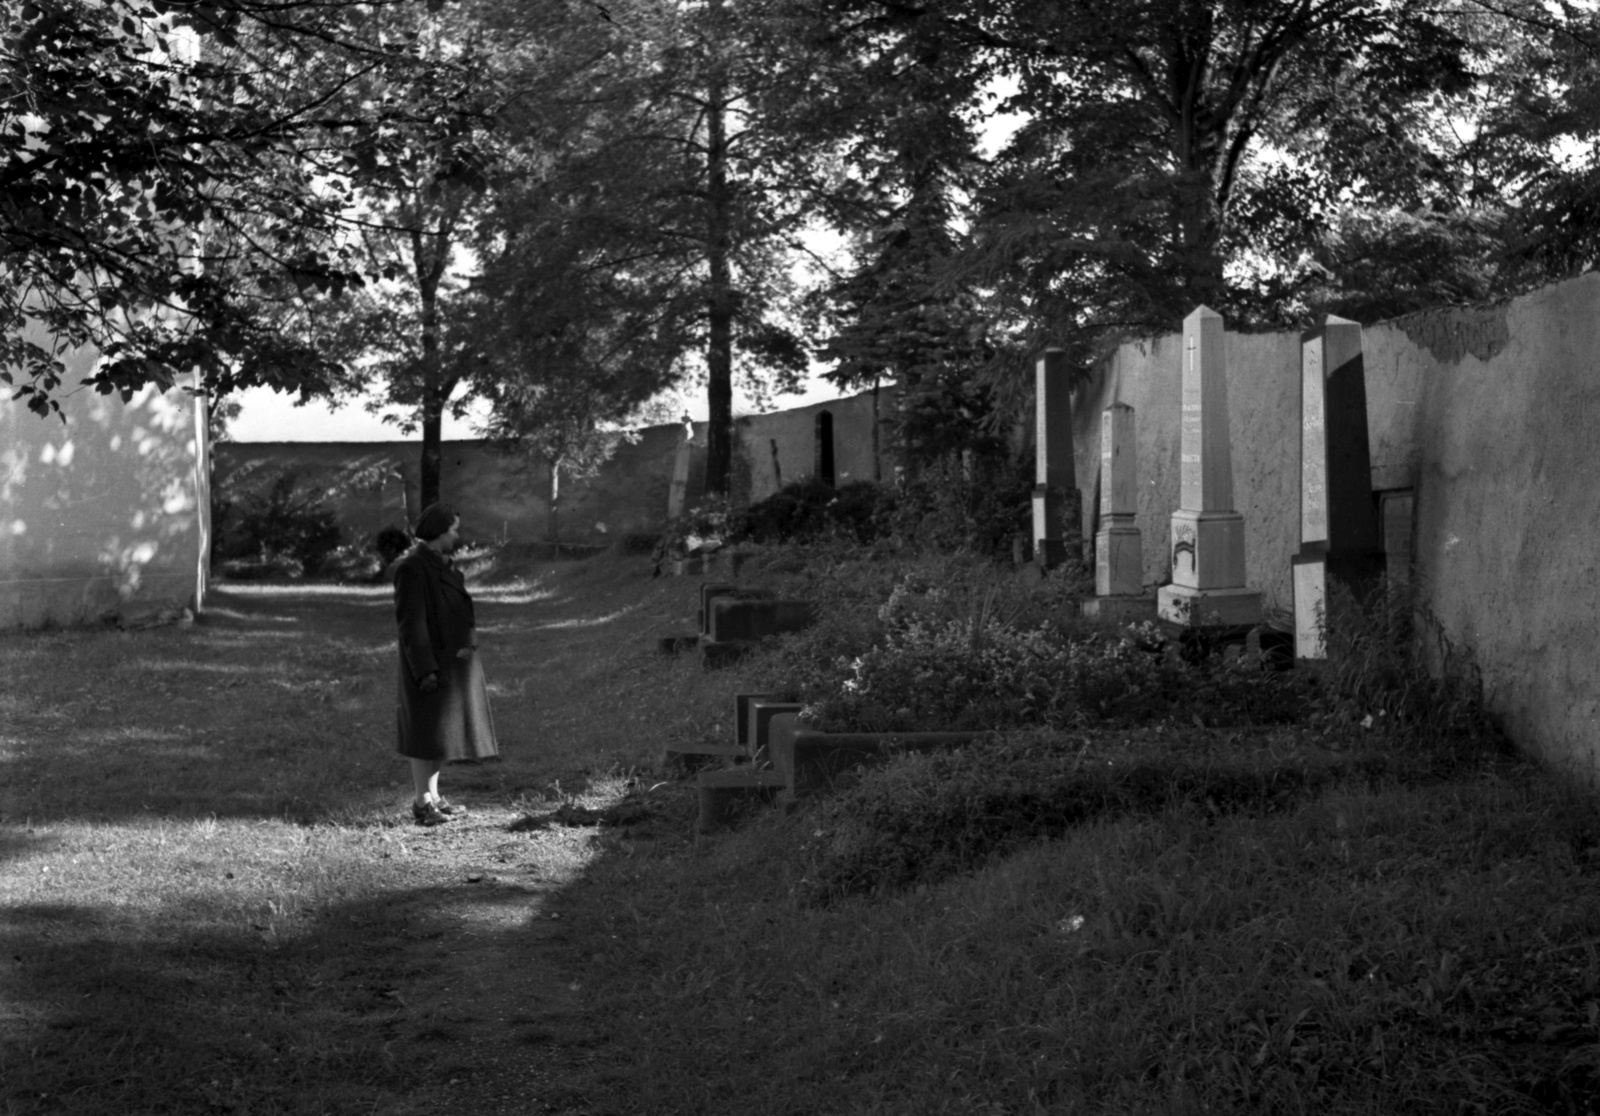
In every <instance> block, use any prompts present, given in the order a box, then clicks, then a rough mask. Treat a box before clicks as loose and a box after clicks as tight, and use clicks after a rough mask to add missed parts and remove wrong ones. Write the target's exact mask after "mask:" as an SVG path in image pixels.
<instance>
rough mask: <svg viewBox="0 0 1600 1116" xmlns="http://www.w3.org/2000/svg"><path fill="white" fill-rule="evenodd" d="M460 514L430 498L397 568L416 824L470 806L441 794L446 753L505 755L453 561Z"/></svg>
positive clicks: (404, 726) (451, 756)
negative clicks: (413, 539)
mask: <svg viewBox="0 0 1600 1116" xmlns="http://www.w3.org/2000/svg"><path fill="white" fill-rule="evenodd" d="M460 527H461V517H460V516H459V515H457V514H456V513H455V512H454V511H453V510H452V509H451V508H450V506H449V505H447V504H443V503H439V504H431V505H429V506H428V507H427V508H425V509H424V510H423V512H422V515H421V517H420V518H418V520H417V525H416V527H415V529H413V531H412V534H414V535H415V536H416V538H417V545H416V546H414V547H413V548H412V549H411V551H410V552H409V553H407V554H406V556H405V557H403V558H401V559H400V561H399V563H398V564H397V565H396V567H395V573H394V613H395V620H396V621H397V622H398V623H399V626H400V701H399V707H398V714H399V717H398V720H399V726H398V727H399V748H398V750H399V752H400V754H401V755H402V756H405V757H407V758H408V759H410V761H411V782H412V784H413V786H414V788H415V790H416V798H415V799H414V800H413V801H412V803H411V816H412V817H413V818H415V819H416V821H417V824H418V825H438V824H439V823H441V822H445V821H449V820H450V818H451V817H454V816H458V815H461V814H464V813H466V810H465V809H464V808H463V807H461V806H455V805H452V804H451V803H449V802H447V801H446V800H445V799H443V798H442V797H440V795H439V769H440V768H442V767H443V766H444V765H445V762H446V761H448V760H463V759H484V758H486V757H488V756H494V755H499V754H500V747H499V745H498V744H497V743H496V742H495V737H494V718H493V717H492V716H491V715H490V713H489V692H488V689H487V688H486V687H485V685H484V681H483V667H482V666H481V665H480V664H479V662H478V655H477V646H478V636H477V631H476V629H475V627H474V624H473V617H472V598H471V597H470V596H468V595H467V584H466V579H465V578H463V577H462V576H461V574H460V573H459V572H458V571H457V570H456V569H455V567H454V566H453V565H452V564H451V562H450V558H449V555H450V552H451V551H453V550H454V549H455V547H456V543H457V541H458V540H459V539H460Z"/></svg>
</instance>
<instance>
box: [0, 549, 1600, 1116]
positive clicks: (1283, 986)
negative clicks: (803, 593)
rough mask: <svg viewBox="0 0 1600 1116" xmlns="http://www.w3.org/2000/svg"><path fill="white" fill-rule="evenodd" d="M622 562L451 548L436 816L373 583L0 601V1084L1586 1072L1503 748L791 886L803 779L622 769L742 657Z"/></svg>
mask: <svg viewBox="0 0 1600 1116" xmlns="http://www.w3.org/2000/svg"><path fill="white" fill-rule="evenodd" d="M647 573H648V568H647V565H646V564H645V563H644V562H643V561H642V560H639V559H623V558H619V557H615V556H610V555H608V556H603V557H599V558H594V559H590V560H587V561H584V562H581V563H579V562H575V563H569V564H563V565H557V566H550V565H546V566H541V567H537V568H527V569H520V570H519V569H510V570H507V569H500V570H491V571H489V572H488V573H487V574H486V575H485V576H486V580H485V581H484V582H483V583H482V584H481V585H480V587H479V588H478V590H477V592H476V599H477V600H478V602H479V619H480V621H481V629H482V642H483V653H484V662H485V669H486V672H487V674H488V677H489V680H490V685H491V692H492V694H493V697H494V701H495V715H496V720H497V726H498V729H499V734H500V738H501V745H502V750H503V752H504V758H503V759H502V760H501V761H499V762H492V763H485V764H478V765H458V766H453V767H451V768H449V769H447V770H446V772H445V775H444V779H443V781H442V783H443V789H444V790H445V792H446V793H447V794H449V795H450V796H451V797H452V798H454V799H456V800H457V801H461V802H464V803H466V804H468V805H469V806H470V807H471V808H472V814H471V815H470V817H469V818H468V819H466V820H465V821H462V822H452V823H451V824H450V825H448V826H445V827H442V828H440V829H437V830H422V829H419V828H416V827H414V826H412V825H411V824H410V820H409V815H408V813H407V804H408V802H409V797H410V788H409V777H408V774H407V771H406V767H405V764H404V763H403V761H401V760H400V759H399V758H398V757H396V756H394V755H393V750H392V749H393V744H392V733H393V727H392V718H393V712H392V703H393V700H394V698H393V691H394V671H395V669H396V666H395V650H394V640H393V621H392V609H391V607H390V596H389V593H388V591H387V590H386V589H384V588H361V587H326V586H293V587H285V586H243V585H234V586H225V587H223V588H222V589H221V590H220V591H219V592H217V593H216V594H215V596H214V598H213V600H212V602H211V608H210V610H209V611H208V614H207V616H206V618H205V619H204V621H203V622H201V623H199V624H196V625H195V626H193V627H192V628H187V629H178V628H165V629H156V630H152V631H147V632H142V633H126V634H125V633H119V632H112V631H98V630H97V631H87V630H85V631H59V632H44V633H29V634H19V633H13V634H7V635H4V636H0V677H3V678H4V679H5V681H4V683H3V684H0V974H3V976H0V1113H5V1114H13V1113H16V1114H20V1113H33V1112H67V1113H86V1114H87V1113H108V1112H125V1113H146V1112H149V1113H156V1112H163V1113H165V1112H175V1113H219V1112H227V1113H256V1114H260V1113H324V1112H325V1113H347V1112H348V1113H395V1114H418V1116H420V1114H424V1113H432V1112H436V1111H438V1110H439V1109H440V1108H442V1107H448V1108H451V1109H460V1110H462V1111H472V1112H475V1113H476V1112H486V1113H496V1112H503V1113H521V1112H533V1113H540V1112H553V1113H560V1112H570V1113H592V1114H601V1113H615V1114H621V1113H727V1114H735V1113H795V1114H801V1113H862V1114H865V1113H880V1112H883V1113H907V1114H910V1113H935V1112H943V1113H963V1114H965V1113H973V1114H978V1113H983V1114H1001V1113H1006V1114H1023V1113H1054V1112H1062V1113H1076V1112H1092V1113H1108V1114H1109V1113H1190V1112H1194V1113H1198V1112H1234V1111H1258V1112H1272V1113H1277V1112H1306V1113H1390V1112H1416V1113H1457V1112H1482V1113H1515V1112H1530V1113H1531V1112H1571V1113H1591V1112H1597V1111H1600V890H1597V889H1596V887H1595V882H1596V879H1597V873H1600V819H1597V816H1596V813H1595V810H1594V806H1593V803H1592V802H1591V801H1589V800H1586V799H1583V798H1580V797H1577V796H1576V795H1573V794H1571V793H1568V792H1566V791H1563V790H1562V789H1561V788H1559V787H1557V786H1555V785H1554V784H1552V783H1550V782H1549V781H1547V780H1545V779H1544V778H1543V777H1542V776H1541V775H1540V774H1539V773H1538V772H1536V771H1534V770H1532V769H1530V768H1527V767H1525V766H1521V765H1518V764H1515V763H1510V762H1507V761H1504V760H1496V761H1472V762H1469V763H1465V764H1463V765H1462V766H1461V767H1460V768H1458V769H1456V770H1455V771H1453V772H1450V773H1446V774H1442V775H1441V774H1439V773H1438V772H1436V771H1435V772H1433V773H1431V774H1429V775H1428V776H1427V777H1426V778H1424V777H1420V776H1419V777H1416V778H1410V777H1396V778H1393V779H1380V780H1378V781H1376V782H1372V781H1370V780H1364V781H1360V782H1352V783H1350V784H1348V785H1345V784H1336V785H1333V786H1331V787H1330V788H1329V789H1327V790H1326V791H1325V792H1323V793H1321V794H1320V795H1318V796H1315V797H1312V798H1309V799H1307V800H1305V801H1299V802H1296V803H1293V804H1290V805H1288V806H1283V807H1281V808H1274V809H1270V810H1267V809H1263V810H1256V811H1251V810H1243V811H1234V812H1228V811H1223V812H1218V811H1217V810H1216V809H1214V808H1208V806H1207V804H1206V802H1205V800H1204V797H1203V796H1199V797H1191V798H1180V797H1174V798H1172V799H1171V800H1170V801H1167V802H1165V803H1162V804H1160V805H1158V806H1155V807H1153V808H1151V809H1147V810H1142V811H1137V812H1135V813H1133V814H1131V815H1127V816H1119V817H1109V816H1108V817H1105V818H1101V819H1098V820H1090V821H1087V822H1085V823H1084V824H1083V825H1081V826H1079V827H1077V828H1075V829H1073V830H1072V831H1071V832H1068V833H1066V834H1065V835H1062V836H1060V837H1059V838H1058V839H1055V840H1052V841H1049V842H1046V843H1035V844H1032V845H1030V846H1028V847H1026V848H1024V849H1022V851H1020V852H1018V851H1010V852H1008V853H1007V854H1005V855H996V856H994V857H993V858H992V859H990V860H988V861H986V862H984V863H982V864H979V865H977V866H975V869H974V870H970V871H965V872H958V873H956V874H954V875H949V876H945V877H941V878H937V879H932V880H929V881H926V882H922V883H918V884H916V885H915V886H914V887H910V888H904V889H897V890H886V891H880V892H879V893H875V894H858V895H851V896H846V897H844V898H840V899H837V900H836V901H833V902H826V903H823V902H818V901H816V900H815V898H814V894H813V892H812V891H810V890H808V886H807V884H808V881H810V880H812V879H814V877H815V874H816V873H817V871H818V868H819V865H821V864H822V863H823V862H824V860H825V858H826V857H827V856H828V855H829V848H830V841H831V840H833V839H834V836H835V834H834V833H833V832H830V831H831V830H834V829H836V828H837V827H839V826H841V825H843V824H844V823H843V822H841V821H840V819H839V817H838V816H837V812H835V813H833V814H830V813H829V812H828V811H827V809H825V808H822V807H817V806H811V807H807V808H803V809H801V810H798V811H796V812H794V813H792V814H788V815H785V814H782V813H780V812H777V811H768V812H763V813H758V814H754V815H752V816H750V817H749V818H748V819H746V820H745V821H744V823H743V824H741V825H740V826H739V827H738V828H737V829H736V830H735V831H733V832H731V833H726V834H722V835H718V836H716V837H712V838H702V839H697V838H696V837H695V836H694V834H693V828H694V795H693V791H692V787H691V786H690V785H689V784H688V783H686V782H684V781H682V780H681V779H677V778H675V777H674V776H673V775H672V773H670V772H664V771H660V770H658V769H657V767H656V758H657V756H658V754H659V752H660V751H661V749H662V747H663V746H664V745H666V744H668V743H670V742H672V741H674V740H681V739H694V738H700V737H716V738H723V737H726V736H727V735H729V734H730V733H731V726H730V725H729V723H728V722H729V720H730V714H731V709H732V695H733V694H734V693H735V692H737V691H739V690H741V689H745V688H750V687H757V686H763V687H764V686H766V685H769V684H770V683H772V682H773V681H774V680H775V679H774V677H773V674H772V671H773V670H774V669H775V668H774V666H773V662H772V660H770V659H763V658H757V659H756V660H754V661H751V662H748V663H745V664H742V665H739V666H736V667H734V668H732V669H729V670H725V671H718V672H711V673H706V672H703V671H701V670H700V668H699V665H698V662H697V660H695V659H694V658H693V657H685V658H677V659H674V658H666V657H661V656H659V655H657V654H656V652H655V642H656V638H657V637H658V636H661V635H668V634H674V633H679V632H686V631H692V630H694V618H693V609H694V606H695V597H694V594H695V591H696V588H697V584H698V583H697V582H694V581H691V580H688V579H673V578H662V579H657V580H652V579H650V578H649V577H648V576H647ZM1152 731H1160V732H1162V733H1165V734H1166V746H1167V747H1169V748H1181V747H1182V745H1183V743H1184V741H1186V740H1191V739H1195V740H1197V739H1198V736H1199V735H1204V734H1205V733H1206V732H1207V731H1208V730H1206V729H1205V728H1204V727H1203V726H1195V725H1191V724H1189V723H1188V722H1187V721H1185V722H1182V723H1177V722H1174V723H1172V724H1170V725H1168V726H1167V727H1166V728H1163V729H1159V730H1152ZM1352 731H1353V732H1357V731H1359V730H1356V729H1353V730H1352ZM1112 735H1114V734H1110V733H1109V732H1107V733H1106V734H1105V737H1106V739H1105V740H1104V741H1102V740H1101V734H1098V733H1097V732H1088V733H1086V734H1080V737H1081V741H1082V744H1081V746H1082V747H1083V748H1085V749H1087V750H1088V751H1089V752H1092V751H1093V749H1092V748H1091V747H1090V745H1096V746H1098V745H1099V744H1100V743H1108V744H1116V743H1118V741H1115V740H1111V739H1110V737H1111V736H1112ZM1285 739H1286V740H1287V739H1288V737H1285ZM1075 746H1077V745H1075ZM1285 747H1288V745H1285ZM1286 758H1292V756H1291V757H1286ZM624 798H626V799H628V800H630V801H632V802H635V803H638V804H642V805H643V806H644V807H646V809H647V812H648V815H649V817H648V820H646V821H644V822H642V823H640V824H638V825H630V826H626V827H616V828H600V829H596V828H592V827H567V826H563V825H560V824H544V825H529V824H528V819H529V818H530V817H533V818H548V817H549V816H550V815H552V814H553V813H554V812H555V811H556V810H557V808H558V807H560V806H562V805H563V804H572V803H576V804H579V805H586V806H592V807H600V806H604V805H606V804H608V803H610V802H614V801H617V800H620V799H624Z"/></svg>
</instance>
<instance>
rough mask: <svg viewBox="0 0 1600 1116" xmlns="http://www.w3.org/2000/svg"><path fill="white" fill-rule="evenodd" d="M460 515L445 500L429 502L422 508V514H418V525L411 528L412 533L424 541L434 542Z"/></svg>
mask: <svg viewBox="0 0 1600 1116" xmlns="http://www.w3.org/2000/svg"><path fill="white" fill-rule="evenodd" d="M459 518H460V517H459V516H458V515H456V510H455V509H454V508H452V507H451V506H450V505H449V504H446V503H444V502H443V501H441V502H439V503H437V504H429V505H428V506H427V507H425V508H423V509H422V514H421V515H419V516H417V525H416V526H415V527H413V528H411V533H412V534H413V535H415V536H416V537H417V538H419V539H421V540H422V541H423V542H432V541H433V540H434V539H436V538H438V537H439V536H440V535H442V534H444V533H445V532H446V531H448V530H450V527H451V525H452V524H453V523H455V521H456V520H457V519H459Z"/></svg>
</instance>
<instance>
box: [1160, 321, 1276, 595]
mask: <svg viewBox="0 0 1600 1116" xmlns="http://www.w3.org/2000/svg"><path fill="white" fill-rule="evenodd" d="M1224 359H1225V358H1224V350H1223V338H1222V316H1221V315H1220V314H1218V313H1217V312H1216V311H1214V310H1211V309H1208V308H1207V307H1204V306H1202V307H1200V308H1199V309H1198V310H1196V311H1195V312H1194V313H1192V314H1190V315H1189V316H1188V317H1187V318H1185V319H1184V322H1183V425H1182V430H1181V438H1180V446H1181V448H1180V452H1181V455H1182V456H1181V460H1180V471H1179V501H1178V510H1177V511H1176V512H1174V513H1173V515H1172V584H1171V585H1167V586H1164V587H1163V588H1162V589H1161V591H1160V593H1159V594H1157V609H1158V611H1159V613H1160V616H1161V618H1162V619H1163V620H1167V621H1170V622H1171V623H1175V624H1184V625H1188V626H1192V627H1210V626H1226V627H1238V626H1245V625H1251V624H1256V623H1258V622H1260V620H1261V594H1260V593H1259V592H1257V591H1256V590H1254V589H1249V588H1247V587H1246V586H1245V573H1244V570H1245V567H1244V516H1242V515H1240V514H1239V513H1238V512H1237V511H1235V510H1234V509H1233V455H1232V446H1231V443H1230V441H1229V438H1228V380H1227V368H1226V365H1225V363H1224Z"/></svg>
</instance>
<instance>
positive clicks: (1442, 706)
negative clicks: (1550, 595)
mask: <svg viewBox="0 0 1600 1116" xmlns="http://www.w3.org/2000/svg"><path fill="white" fill-rule="evenodd" d="M1328 618H1329V619H1328V622H1327V623H1326V625H1325V635H1326V641H1327V648H1328V672H1327V682H1328V693H1329V702H1330V712H1331V713H1332V714H1333V715H1334V716H1336V717H1339V718H1342V719H1344V720H1347V721H1353V722H1355V723H1358V724H1360V725H1362V726H1363V727H1364V728H1366V729H1368V730H1371V731H1377V732H1380V733H1383V734H1384V735H1386V736H1388V737H1389V738H1391V739H1392V740H1393V741H1394V742H1395V743H1396V744H1397V745H1400V746H1404V747H1408V748H1412V749H1416V750H1420V751H1425V752H1429V753H1432V754H1434V755H1436V756H1438V757H1440V759H1441V760H1443V761H1445V762H1450V761H1453V760H1456V759H1463V758H1467V757H1469V756H1473V755H1481V754H1484V753H1492V752H1503V751H1506V750H1507V748H1508V745H1507V741H1506V739H1505V735H1504V733H1503V732H1502V730H1501V728H1500V726H1499V724H1498V723H1497V722H1496V720H1495V718H1494V716H1493V715H1492V714H1491V713H1490V712H1489V710H1488V708H1487V707H1486V705H1485V703H1484V696H1483V676H1482V674H1481V672H1480V671H1479V669H1478V664H1477V662H1476V660H1475V659H1474V657H1473V655H1472V651H1471V649H1470V648H1467V647H1462V646H1460V645H1458V644H1457V643H1456V642H1455V641H1453V640H1452V639H1451V638H1450V636H1449V634H1448V633H1446V632H1445V630H1444V626H1443V625H1442V624H1441V623H1440V621H1439V618H1438V617H1437V616H1436V615H1434V613H1433V611H1432V609H1430V608H1429V607H1428V605H1427V602H1426V599H1425V594H1424V593H1423V592H1421V588H1420V585H1419V583H1418V581H1417V580H1416V579H1415V578H1412V579H1409V580H1406V581H1400V582H1389V583H1386V584H1385V585H1384V586H1382V587H1380V588H1379V589H1377V590H1375V591H1374V592H1372V593H1371V594H1369V595H1368V596H1367V598H1366V599H1365V600H1364V601H1360V600H1357V598H1356V597H1355V595H1354V594H1352V593H1351V592H1350V590H1349V589H1347V588H1346V587H1345V586H1344V585H1342V584H1340V583H1338V582H1333V583H1330V593H1329V603H1328Z"/></svg>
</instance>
